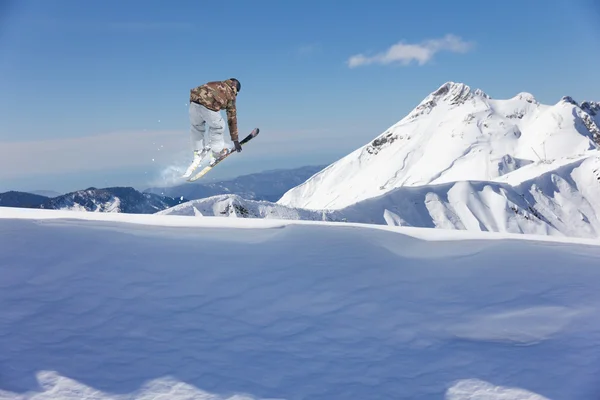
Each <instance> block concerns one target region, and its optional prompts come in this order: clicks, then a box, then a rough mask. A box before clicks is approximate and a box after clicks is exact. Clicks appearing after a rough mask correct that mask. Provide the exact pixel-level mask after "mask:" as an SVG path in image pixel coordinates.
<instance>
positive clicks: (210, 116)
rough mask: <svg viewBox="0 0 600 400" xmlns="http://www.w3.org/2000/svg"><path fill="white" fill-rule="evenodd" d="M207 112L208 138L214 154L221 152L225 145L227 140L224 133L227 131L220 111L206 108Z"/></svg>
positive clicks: (205, 116)
mask: <svg viewBox="0 0 600 400" xmlns="http://www.w3.org/2000/svg"><path fill="white" fill-rule="evenodd" d="M206 111H207V113H206V114H205V115H204V118H205V119H206V124H207V126H208V129H209V133H208V139H209V142H210V148H211V149H212V151H213V154H215V155H216V154H217V153H220V152H221V150H223V149H224V147H225V140H224V139H223V135H224V133H225V120H224V119H223V117H222V116H221V114H220V113H218V112H216V111H211V110H206Z"/></svg>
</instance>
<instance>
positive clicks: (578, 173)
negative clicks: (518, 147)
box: [159, 152, 600, 238]
mask: <svg viewBox="0 0 600 400" xmlns="http://www.w3.org/2000/svg"><path fill="white" fill-rule="evenodd" d="M159 214H164V215H188V216H194V215H195V216H219V217H236V218H277V219H302V220H326V221H348V222H360V223H368V224H387V225H401V226H413V227H426V228H442V229H458V230H473V231H491V232H510V233H528V234H544V235H552V236H571V237H587V238H600V154H598V153H597V152H590V153H588V154H586V155H583V156H579V157H565V158H561V159H559V160H556V161H554V162H548V163H541V162H537V163H532V164H529V165H527V166H525V167H523V168H521V169H518V170H516V171H514V172H511V173H508V174H506V175H503V176H501V177H499V178H497V179H496V180H494V181H460V182H450V183H442V184H437V185H425V186H404V187H400V188H397V189H394V190H392V191H390V192H387V193H385V194H383V195H381V196H378V197H374V198H371V199H367V200H363V201H360V202H358V203H356V204H352V205H350V206H348V207H344V208H342V209H339V210H307V209H301V208H294V207H287V206H284V205H281V204H276V203H269V202H267V201H260V202H259V201H252V200H245V199H243V198H241V197H239V196H214V197H210V198H206V199H202V200H194V201H190V202H186V203H183V204H180V205H178V206H175V207H172V208H170V209H167V210H164V211H161V212H160V213H159Z"/></svg>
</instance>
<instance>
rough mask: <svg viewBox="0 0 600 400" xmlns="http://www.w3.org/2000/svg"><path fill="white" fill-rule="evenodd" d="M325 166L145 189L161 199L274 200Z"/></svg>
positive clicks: (271, 171)
mask: <svg viewBox="0 0 600 400" xmlns="http://www.w3.org/2000/svg"><path fill="white" fill-rule="evenodd" d="M323 168H324V166H320V165H314V166H304V167H300V168H293V169H276V170H270V171H263V172H258V173H254V174H248V175H242V176H238V177H237V178H233V179H229V180H222V181H218V182H214V183H187V184H183V185H178V186H172V187H165V188H163V187H154V188H149V189H146V190H144V192H145V193H154V194H158V195H162V196H170V197H174V198H177V197H182V196H183V197H184V198H187V199H190V200H196V199H202V198H206V197H211V196H216V195H222V194H235V195H238V196H241V197H243V198H244V199H248V200H266V201H272V202H274V201H277V200H279V198H281V196H282V195H283V194H284V193H285V192H287V191H288V190H290V189H292V188H293V187H295V186H297V185H300V184H301V183H302V182H304V181H306V180H307V179H308V178H310V177H311V176H313V175H314V174H316V173H317V172H319V171H321V170H322V169H323Z"/></svg>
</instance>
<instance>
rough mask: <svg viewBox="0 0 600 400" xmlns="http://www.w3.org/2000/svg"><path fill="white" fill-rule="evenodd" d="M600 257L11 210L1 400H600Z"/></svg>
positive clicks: (578, 247) (471, 241)
mask: <svg viewBox="0 0 600 400" xmlns="http://www.w3.org/2000/svg"><path fill="white" fill-rule="evenodd" d="M598 244H600V242H598V241H597V240H584V239H568V238H552V237H547V236H545V237H541V236H540V237H532V236H527V235H508V234H493V233H481V232H468V231H445V230H442V229H417V228H400V227H386V226H368V225H357V224H343V223H338V224H335V223H328V222H309V221H281V220H271V219H270V220H264V219H234V218H210V217H205V218H195V217H182V216H168V215H131V214H101V213H83V212H73V211H50V210H29V209H11V208H0V249H1V250H0V399H36V400H37V399H39V400H41V399H119V400H120V399H178V400H179V399H206V400H208V399H210V400H221V399H232V400H233V399H290V400H292V399H294V400H295V399H311V400H317V399H352V400H355V399H453V400H457V399H473V400H474V399H477V400H482V399H492V400H500V399H502V400H506V399H513V400H514V399H523V400H525V399H527V400H534V399H535V400H539V399H556V400H574V399H576V400H585V399H596V400H597V399H599V398H600V378H599V377H600V317H599V315H600V313H599V311H600V246H598Z"/></svg>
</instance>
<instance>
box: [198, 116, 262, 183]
mask: <svg viewBox="0 0 600 400" xmlns="http://www.w3.org/2000/svg"><path fill="white" fill-rule="evenodd" d="M258 132H260V129H258V128H254V130H253V131H252V132H250V133H249V134H248V136H246V137H245V138H244V139H242V141H241V142H240V145H241V146H243V145H245V144H246V143H248V142H249V141H250V140H252V139H254V138H255V137H256V136H257V135H258ZM235 152H236V151H235V149H230V150H229V151H228V152H227V153H225V154H224V155H222V156H221V157H219V158H217V159H216V160H214V161H213V162H211V163H210V164H208V165H207V166H206V167H204V169H202V170H201V171H200V172H198V173H197V174H196V175H193V176H192V177H190V178H188V179H187V180H188V182H194V181H197V180H198V179H200V178H202V177H203V176H204V175H206V174H207V173H208V172H209V171H210V170H211V169H213V168H214V167H215V166H216V165H217V164H218V163H220V162H221V161H223V160H224V159H226V158H227V157H229V156H230V155H231V154H232V153H235Z"/></svg>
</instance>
